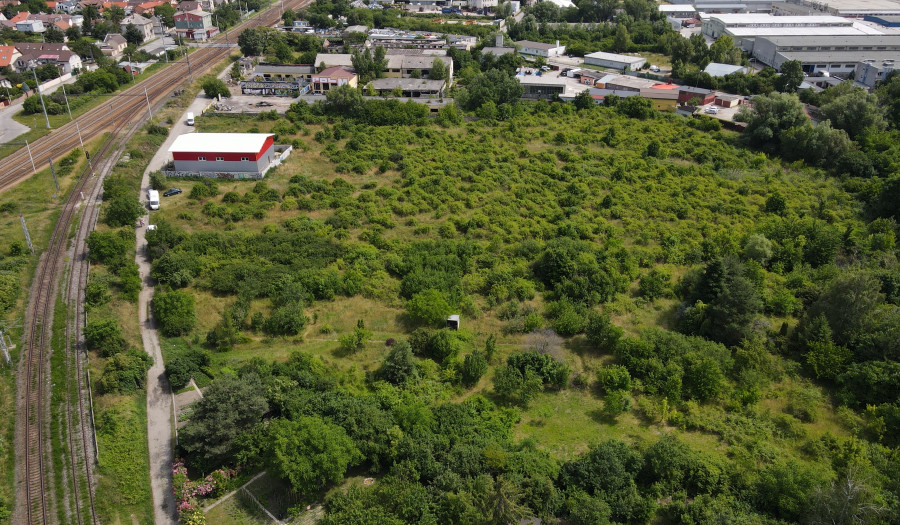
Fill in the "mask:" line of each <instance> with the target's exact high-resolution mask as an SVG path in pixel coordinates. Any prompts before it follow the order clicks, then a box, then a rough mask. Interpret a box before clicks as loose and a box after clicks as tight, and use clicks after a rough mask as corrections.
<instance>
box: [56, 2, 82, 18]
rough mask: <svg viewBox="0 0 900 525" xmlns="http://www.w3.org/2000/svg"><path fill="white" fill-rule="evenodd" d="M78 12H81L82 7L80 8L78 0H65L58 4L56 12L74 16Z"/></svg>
mask: <svg viewBox="0 0 900 525" xmlns="http://www.w3.org/2000/svg"><path fill="white" fill-rule="evenodd" d="M78 11H81V7H79V5H78V1H77V0H65V1H63V2H57V3H56V12H58V13H66V14H67V15H73V14H75V13H77V12H78Z"/></svg>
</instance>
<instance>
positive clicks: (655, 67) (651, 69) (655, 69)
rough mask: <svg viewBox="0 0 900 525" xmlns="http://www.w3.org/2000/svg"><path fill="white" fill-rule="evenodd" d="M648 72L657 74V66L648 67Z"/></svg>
mask: <svg viewBox="0 0 900 525" xmlns="http://www.w3.org/2000/svg"><path fill="white" fill-rule="evenodd" d="M650 71H652V72H654V73H659V66H650Z"/></svg>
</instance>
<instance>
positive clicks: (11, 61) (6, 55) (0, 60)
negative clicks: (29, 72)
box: [0, 46, 22, 67]
mask: <svg viewBox="0 0 900 525" xmlns="http://www.w3.org/2000/svg"><path fill="white" fill-rule="evenodd" d="M20 56H22V53H19V50H18V49H16V48H15V46H0V67H15V63H16V60H17V59H18V58H19V57H20Z"/></svg>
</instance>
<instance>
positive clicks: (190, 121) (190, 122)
mask: <svg viewBox="0 0 900 525" xmlns="http://www.w3.org/2000/svg"><path fill="white" fill-rule="evenodd" d="M187 125H188V126H193V125H194V114H193V113H191V112H190V111H188V114H187Z"/></svg>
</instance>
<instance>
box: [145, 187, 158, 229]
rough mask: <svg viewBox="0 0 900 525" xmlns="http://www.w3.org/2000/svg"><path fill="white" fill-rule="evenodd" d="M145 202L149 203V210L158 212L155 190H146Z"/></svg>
mask: <svg viewBox="0 0 900 525" xmlns="http://www.w3.org/2000/svg"><path fill="white" fill-rule="evenodd" d="M147 201H148V202H149V203H150V209H151V210H158V209H159V192H158V191H156V190H147ZM142 226H143V225H142Z"/></svg>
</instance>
